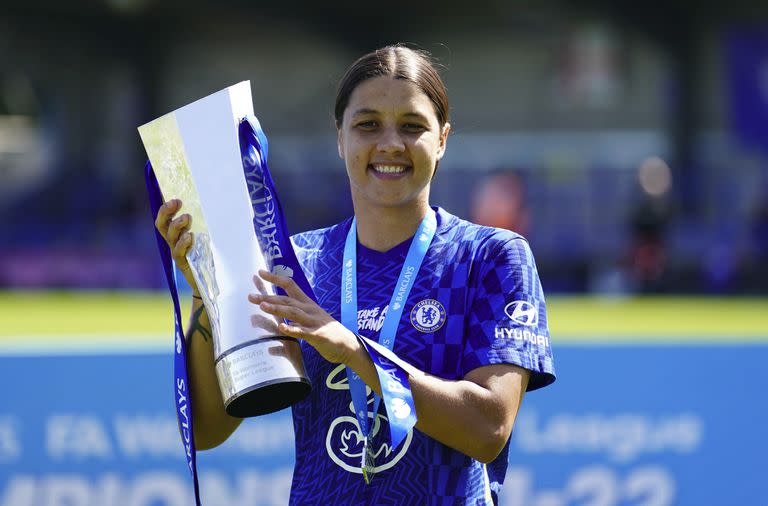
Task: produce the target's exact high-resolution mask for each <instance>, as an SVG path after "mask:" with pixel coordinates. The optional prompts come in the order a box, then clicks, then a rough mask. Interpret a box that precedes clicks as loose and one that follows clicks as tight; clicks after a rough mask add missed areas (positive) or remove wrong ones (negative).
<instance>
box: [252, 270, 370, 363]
mask: <svg viewBox="0 0 768 506" xmlns="http://www.w3.org/2000/svg"><path fill="white" fill-rule="evenodd" d="M259 278H261V279H259ZM262 279H263V280H264V281H267V282H269V283H272V284H273V285H275V286H278V287H280V288H282V289H283V290H284V291H285V293H286V294H287V295H264V294H260V293H251V294H249V295H248V300H249V301H250V302H252V303H253V304H257V305H258V306H259V308H261V310H262V311H264V312H265V313H268V314H271V315H274V316H276V317H277V318H278V319H279V320H282V319H286V320H288V321H289V322H290V323H284V322H281V323H280V324H279V325H278V327H277V330H278V332H280V333H281V334H284V335H286V336H290V337H295V338H297V339H303V340H305V341H306V342H308V343H309V344H310V345H312V347H314V348H315V349H316V350H317V351H318V352H319V353H320V354H321V355H322V356H323V358H325V359H326V360H327V361H329V362H332V363H334V364H339V363H343V364H349V361H350V359H351V358H352V356H353V355H354V354H355V353H356V352H358V351H359V349H360V346H361V345H360V343H359V342H358V340H357V337H356V336H355V335H354V334H353V333H352V332H351V331H350V330H348V329H347V328H346V327H344V326H343V325H342V324H341V323H340V322H338V321H337V320H335V319H333V317H332V316H331V315H329V314H328V313H327V312H325V310H323V308H321V307H320V306H318V305H317V303H315V301H313V300H312V299H310V298H309V297H308V296H307V294H305V293H304V292H303V291H302V289H301V288H300V287H299V285H297V284H296V283H295V282H294V281H293V280H292V279H291V278H289V277H287V276H281V275H279V274H272V273H271V272H268V271H264V270H260V271H259V274H258V276H254V277H253V281H254V284H255V285H256V287H257V288H260V287H261V286H262V285H263V283H262V281H261V280H262Z"/></svg>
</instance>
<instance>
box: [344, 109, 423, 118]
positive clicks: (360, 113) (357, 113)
mask: <svg viewBox="0 0 768 506" xmlns="http://www.w3.org/2000/svg"><path fill="white" fill-rule="evenodd" d="M366 114H380V113H379V111H377V110H376V109H369V108H367V107H363V108H361V109H358V110H356V111H355V112H353V113H352V117H353V118H354V117H357V116H364V115H366ZM403 116H405V117H406V118H415V119H419V120H422V121H427V122H428V121H429V120H428V119H427V117H426V116H424V115H423V114H421V113H418V112H407V113H405V114H403Z"/></svg>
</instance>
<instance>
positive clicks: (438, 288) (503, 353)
mask: <svg viewBox="0 0 768 506" xmlns="http://www.w3.org/2000/svg"><path fill="white" fill-rule="evenodd" d="M436 211H437V222H438V229H437V233H436V234H435V238H434V240H433V242H432V245H431V246H430V249H429V251H428V253H427V256H426V258H425V259H424V262H423V264H422V266H421V269H420V271H419V274H418V277H417V280H416V284H415V285H414V287H413V289H412V291H411V294H410V296H409V298H408V301H407V303H406V306H405V310H404V311H403V316H402V318H401V320H400V324H399V327H398V333H397V340H396V342H395V346H394V351H395V353H397V354H398V356H400V357H401V358H402V359H404V360H406V361H408V362H410V363H411V364H413V365H415V366H416V367H418V368H420V369H422V370H424V371H427V372H429V373H431V374H434V375H437V376H440V377H443V378H446V379H449V380H458V379H461V378H462V377H464V375H466V374H467V373H468V372H469V371H471V370H472V369H475V368H477V367H482V366H484V365H489V364H498V363H509V364H514V365H518V366H521V367H524V368H526V369H529V370H531V371H532V376H531V381H530V385H529V389H534V388H538V387H540V386H544V385H547V384H549V383H551V382H552V381H554V368H553V361H552V352H551V347H550V344H549V332H548V330H547V320H546V309H545V301H544V297H543V294H542V290H541V284H540V282H539V278H538V274H537V272H536V266H535V262H534V260H533V255H532V254H531V251H530V248H529V247H528V244H527V242H526V241H525V239H523V238H522V237H520V236H519V235H517V234H514V233H512V232H509V231H504V230H500V229H493V228H488V227H481V226H478V225H474V224H472V223H469V222H466V221H463V220H460V219H459V218H456V217H455V216H452V215H450V214H449V213H447V212H446V211H444V210H442V209H439V208H437V209H436ZM350 224H351V219H349V220H346V221H344V222H342V223H340V224H338V225H335V226H333V227H330V228H327V229H322V230H316V231H311V232H306V233H302V234H298V235H296V236H294V237H293V241H294V246H295V249H296V254H297V256H298V258H299V262H301V264H302V267H303V268H304V271H305V273H306V275H307V279H308V281H309V283H310V284H311V285H312V288H313V290H314V291H315V294H316V296H317V299H318V303H319V304H320V305H321V306H322V307H323V308H324V309H325V310H326V311H328V313H329V314H331V315H332V316H333V317H334V318H336V319H339V317H340V314H339V308H340V292H339V289H340V284H341V283H340V281H341V262H342V256H343V249H344V241H345V239H346V234H347V231H348V230H349V226H350ZM409 246H410V240H408V241H405V242H404V243H402V244H399V245H397V246H395V247H394V248H392V249H391V250H389V251H387V252H385V253H381V252H376V251H373V250H370V249H368V248H365V247H364V246H362V245H360V244H358V250H357V262H358V265H357V269H358V310H359V311H358V323H359V325H360V327H361V329H360V333H361V334H363V335H365V336H366V337H370V338H372V339H378V330H379V329H380V322H381V320H382V316H383V314H384V313H385V312H386V310H387V309H388V308H387V306H388V304H389V300H390V298H391V296H392V292H393V290H394V286H395V283H396V281H397V278H398V275H399V273H400V269H401V267H402V263H403V261H404V259H405V256H406V254H407V251H408V247H409ZM435 301H437V302H435ZM419 302H422V305H425V304H426V305H427V306H428V307H429V309H428V310H429V312H428V313H423V314H422V316H421V318H422V321H421V323H422V324H420V325H419V326H420V327H421V328H422V330H419V329H418V328H417V325H415V324H414V323H413V320H412V318H415V316H414V315H415V314H416V313H415V312H414V315H412V314H411V313H412V311H414V307H415V306H416V304H418V303H419ZM440 307H442V308H444V309H445V311H444V313H442V314H441V313H440V311H438V309H440ZM416 309H418V308H416ZM534 313H535V316H534ZM510 315H511V316H510ZM438 317H439V318H440V319H441V320H440V321H439V322H436V320H435V318H438ZM513 317H514V318H513ZM424 322H426V323H424ZM532 322H535V326H534V325H532V324H531V323H532ZM425 325H426V327H425ZM430 328H434V329H435V331H433V332H432V331H429V329H430ZM302 350H303V353H304V363H305V367H306V369H307V373H308V375H309V377H310V379H311V381H312V386H313V392H312V394H311V395H310V396H309V397H308V398H307V399H305V400H304V401H302V402H300V403H298V404H296V405H294V406H293V420H294V430H295V433H296V467H295V469H294V477H293V485H292V489H291V504H301V505H305V504H376V505H386V504H392V505H409V504H413V505H424V504H430V505H444V504H445V505H447V504H451V505H456V504H459V505H461V504H472V505H476V504H484V503H485V497H486V496H485V470H484V469H483V466H482V464H480V463H479V462H477V461H475V460H473V459H471V458H470V457H468V456H466V455H464V454H462V453H460V452H457V451H456V450H453V449H451V448H449V447H447V446H445V445H443V444H441V443H439V442H437V441H435V440H433V439H432V438H430V437H428V436H426V435H424V434H423V433H421V432H420V431H418V430H414V431H413V432H412V433H411V434H410V435H409V437H408V438H406V440H405V441H404V442H403V443H402V444H401V446H400V447H399V448H395V449H392V448H390V447H389V444H388V435H389V428H388V426H387V420H386V414H385V413H384V411H383V408H382V409H381V410H380V412H379V413H377V414H376V417H375V418H374V414H373V413H372V412H371V411H372V409H373V396H372V395H369V397H368V400H369V410H370V411H369V417H370V418H371V420H374V423H373V424H372V425H373V431H374V437H373V448H374V451H376V452H378V455H377V459H376V467H377V473H376V474H375V476H374V478H373V480H372V482H371V484H370V485H367V486H366V485H365V483H364V482H363V479H362V475H361V474H360V470H359V462H360V454H361V450H362V443H361V441H360V434H359V429H358V427H357V421H356V420H355V416H354V412H353V410H352V405H351V398H350V395H349V386H348V385H347V379H346V375H345V373H344V368H343V367H342V366H339V365H338V364H331V363H328V362H327V361H325V360H324V359H323V358H322V357H321V356H320V355H319V354H318V353H317V352H316V351H315V350H314V349H313V348H312V347H311V346H309V345H307V344H306V343H302ZM508 448H509V443H507V446H506V447H505V449H504V451H503V452H502V453H501V455H499V457H498V458H497V459H496V460H495V461H494V462H493V463H491V464H489V465H488V466H487V472H488V477H489V481H490V484H491V489H492V490H494V491H495V490H498V489H499V487H500V486H501V484H502V483H503V478H504V475H505V473H506V468H507V455H508Z"/></svg>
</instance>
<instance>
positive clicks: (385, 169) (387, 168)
mask: <svg viewBox="0 0 768 506" xmlns="http://www.w3.org/2000/svg"><path fill="white" fill-rule="evenodd" d="M368 169H370V170H371V172H373V173H374V175H376V176H378V177H382V178H386V179H391V178H397V177H400V176H403V175H404V174H405V173H406V172H407V171H408V170H410V167H409V166H407V165H381V164H371V165H369V166H368Z"/></svg>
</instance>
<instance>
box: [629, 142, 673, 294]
mask: <svg viewBox="0 0 768 506" xmlns="http://www.w3.org/2000/svg"><path fill="white" fill-rule="evenodd" d="M638 181H639V183H640V188H641V190H642V195H641V197H640V200H639V201H638V202H637V203H636V204H635V206H634V207H633V208H632V210H631V212H630V216H629V231H630V244H629V252H628V255H627V259H626V263H627V273H628V277H629V283H630V285H631V287H632V288H633V289H634V290H635V291H638V292H644V293H645V292H661V291H664V290H665V287H666V285H665V282H666V279H665V274H666V272H667V261H668V254H667V239H666V236H667V228H668V226H669V221H670V217H671V202H670V200H669V198H670V193H669V192H670V189H671V186H672V173H671V171H670V168H669V166H668V165H667V163H666V162H665V161H664V160H662V159H661V158H659V157H657V156H653V157H650V158H647V159H646V160H645V161H643V163H642V164H641V165H640V168H639V170H638Z"/></svg>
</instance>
